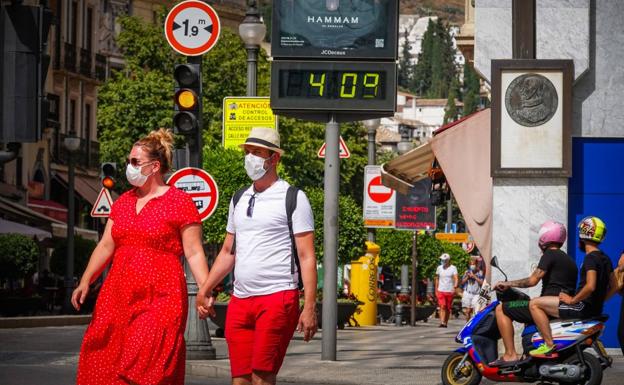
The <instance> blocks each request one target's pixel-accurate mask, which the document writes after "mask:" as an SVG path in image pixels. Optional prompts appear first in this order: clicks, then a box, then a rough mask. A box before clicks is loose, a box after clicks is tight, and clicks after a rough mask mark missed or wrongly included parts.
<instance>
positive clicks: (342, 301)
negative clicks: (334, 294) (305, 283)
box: [316, 291, 361, 330]
mask: <svg viewBox="0 0 624 385" xmlns="http://www.w3.org/2000/svg"><path fill="white" fill-rule="evenodd" d="M336 303H337V306H338V312H337V314H336V325H337V326H338V329H341V330H342V329H344V327H345V324H346V323H347V322H349V320H350V319H351V317H352V316H353V314H354V313H355V312H356V311H357V307H358V305H360V304H361V302H360V301H359V300H358V299H357V298H356V297H355V296H354V295H353V294H349V295H348V296H345V295H344V294H342V293H340V294H339V295H338V298H337V299H336ZM316 318H317V320H318V327H319V329H322V328H323V324H322V322H323V293H322V291H321V292H320V293H319V294H318V295H317V302H316Z"/></svg>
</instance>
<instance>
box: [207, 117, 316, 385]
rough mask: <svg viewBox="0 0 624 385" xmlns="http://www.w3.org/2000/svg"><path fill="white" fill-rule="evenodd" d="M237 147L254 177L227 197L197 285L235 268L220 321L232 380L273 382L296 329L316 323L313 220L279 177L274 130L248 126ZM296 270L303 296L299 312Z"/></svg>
mask: <svg viewBox="0 0 624 385" xmlns="http://www.w3.org/2000/svg"><path fill="white" fill-rule="evenodd" d="M242 147H243V149H244V150H245V171H246V172H247V175H248V176H249V178H250V179H251V180H252V181H253V183H252V185H251V186H249V187H246V188H244V189H242V190H240V191H239V192H238V193H237V194H235V196H234V198H233V199H232V201H230V209H229V217H228V223H227V229H226V230H227V233H226V235H225V241H224V243H223V247H222V249H221V251H220V253H219V255H218V256H217V259H216V261H215V263H214V265H213V267H212V271H211V272H210V275H209V277H208V280H207V281H206V283H205V284H204V285H202V286H201V287H200V289H199V291H200V293H202V294H207V293H210V292H211V291H212V289H213V288H214V287H215V286H216V285H217V284H218V283H220V282H221V280H222V279H223V278H224V277H225V276H226V275H227V274H228V273H229V272H230V271H232V269H233V268H234V271H235V274H234V293H233V295H232V298H231V300H230V303H229V305H228V312H227V318H226V325H225V338H226V340H227V344H228V350H229V356H230V366H231V375H232V384H233V385H249V384H252V383H253V384H275V381H276V376H277V373H278V371H279V369H280V367H281V365H282V362H283V360H284V356H285V354H286V349H287V348H288V344H289V343H290V340H291V338H292V336H293V334H294V332H295V329H297V330H299V331H302V332H303V333H304V334H303V339H304V340H305V341H309V340H310V339H311V338H312V337H313V336H314V334H315V333H316V329H317V320H316V309H315V303H316V282H317V280H316V256H315V253H314V218H313V216H312V208H311V207H310V203H309V201H308V198H307V197H306V195H305V194H304V193H303V191H299V190H296V189H295V190H293V188H292V187H290V186H289V184H288V183H287V182H286V181H284V180H282V179H280V178H279V177H278V175H277V165H278V163H279V161H280V158H281V156H282V155H283V153H284V150H282V149H281V148H280V140H279V135H278V133H277V131H276V130H274V129H271V128H258V127H256V128H253V129H252V130H251V132H250V134H249V137H248V138H247V139H246V141H245V143H244V144H243V145H242ZM289 191H290V192H291V193H290V195H289ZM293 192H294V193H295V194H296V195H294V201H295V202H296V208H295V209H294V211H292V218H291V223H289V215H288V213H289V211H288V209H287V208H286V206H287V202H288V197H291V199H292V197H293ZM291 207H292V206H291ZM297 255H298V258H297ZM297 262H298V263H297ZM299 271H300V272H301V279H302V281H303V288H304V295H305V299H304V304H303V310H302V311H301V313H300V312H299V290H298V286H299V283H300V278H299V274H298V272H299ZM213 304H214V299H213V298H210V299H209V300H208V301H207V302H206V304H205V306H203V307H200V309H199V312H200V316H202V317H205V316H207V315H214V309H213Z"/></svg>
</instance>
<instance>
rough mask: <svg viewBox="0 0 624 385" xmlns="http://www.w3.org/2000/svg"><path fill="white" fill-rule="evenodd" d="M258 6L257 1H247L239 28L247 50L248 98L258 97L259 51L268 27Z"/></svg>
mask: <svg viewBox="0 0 624 385" xmlns="http://www.w3.org/2000/svg"><path fill="white" fill-rule="evenodd" d="M256 5H257V1H255V0H247V12H246V13H245V19H244V20H243V22H242V23H241V24H240V25H239V26H238V34H239V35H240V37H241V39H243V43H245V49H246V50H247V96H256V89H257V86H256V78H257V65H258V51H259V50H260V43H262V41H263V40H264V36H265V35H266V26H265V25H264V23H263V22H262V18H261V17H260V12H259V11H258V8H257V6H256Z"/></svg>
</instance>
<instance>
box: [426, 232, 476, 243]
mask: <svg viewBox="0 0 624 385" xmlns="http://www.w3.org/2000/svg"><path fill="white" fill-rule="evenodd" d="M435 237H436V239H439V240H440V241H447V242H451V243H465V242H472V241H473V240H472V236H471V235H470V234H469V233H436V235H435Z"/></svg>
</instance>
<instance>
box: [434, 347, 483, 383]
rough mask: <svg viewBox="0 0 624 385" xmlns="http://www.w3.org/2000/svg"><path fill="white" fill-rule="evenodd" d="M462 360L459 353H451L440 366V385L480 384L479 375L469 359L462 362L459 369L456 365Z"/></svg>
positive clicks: (462, 356) (461, 355)
mask: <svg viewBox="0 0 624 385" xmlns="http://www.w3.org/2000/svg"><path fill="white" fill-rule="evenodd" d="M463 358H464V355H463V354H461V353H457V352H455V353H452V354H451V355H449V356H448V357H447V358H446V361H444V365H442V373H441V374H442V384H444V385H477V384H478V383H480V382H481V373H479V370H478V369H477V368H476V367H475V365H474V363H473V362H472V360H471V359H470V358H468V359H467V360H466V361H464V364H463V366H462V367H461V368H458V365H459V364H460V362H461V361H462V359H463Z"/></svg>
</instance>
